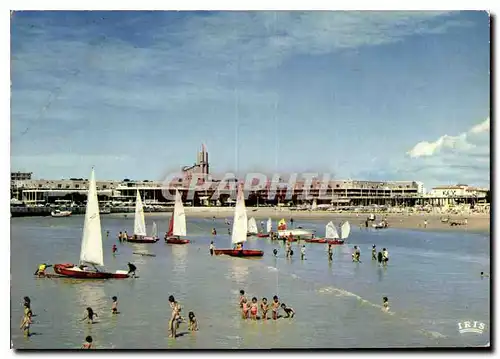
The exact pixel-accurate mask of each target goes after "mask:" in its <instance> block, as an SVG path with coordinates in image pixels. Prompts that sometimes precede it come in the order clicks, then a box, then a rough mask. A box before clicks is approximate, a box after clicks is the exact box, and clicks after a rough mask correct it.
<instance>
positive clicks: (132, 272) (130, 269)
mask: <svg viewBox="0 0 500 359" xmlns="http://www.w3.org/2000/svg"><path fill="white" fill-rule="evenodd" d="M127 265H128V273H127V274H128V275H130V276H131V277H132V278H135V271H136V270H137V267H136V266H135V265H133V264H132V263H130V262H128V263H127Z"/></svg>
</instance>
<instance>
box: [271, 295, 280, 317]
mask: <svg viewBox="0 0 500 359" xmlns="http://www.w3.org/2000/svg"><path fill="white" fill-rule="evenodd" d="M271 309H272V312H273V320H276V319H278V311H279V309H280V301H279V299H278V296H277V295H275V296H274V297H273V303H272V304H271Z"/></svg>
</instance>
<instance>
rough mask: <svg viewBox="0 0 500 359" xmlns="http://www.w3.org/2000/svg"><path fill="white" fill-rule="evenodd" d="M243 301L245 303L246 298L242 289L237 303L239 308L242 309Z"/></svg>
mask: <svg viewBox="0 0 500 359" xmlns="http://www.w3.org/2000/svg"><path fill="white" fill-rule="evenodd" d="M244 300H245V301H246V300H247V298H246V297H245V291H244V290H243V289H242V290H240V302H239V304H240V308H243V301H244Z"/></svg>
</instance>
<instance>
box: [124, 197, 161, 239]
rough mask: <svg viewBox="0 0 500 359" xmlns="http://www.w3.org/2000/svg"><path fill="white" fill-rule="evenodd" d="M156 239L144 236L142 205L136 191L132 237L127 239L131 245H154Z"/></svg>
mask: <svg viewBox="0 0 500 359" xmlns="http://www.w3.org/2000/svg"><path fill="white" fill-rule="evenodd" d="M158 239H159V238H158V237H148V236H147V235H146V220H145V219H144V206H143V205H142V199H141V195H140V194H139V190H137V197H136V199H135V217H134V235H132V236H129V237H128V238H127V242H131V243H156V242H158Z"/></svg>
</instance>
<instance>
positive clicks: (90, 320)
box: [82, 307, 98, 324]
mask: <svg viewBox="0 0 500 359" xmlns="http://www.w3.org/2000/svg"><path fill="white" fill-rule="evenodd" d="M86 310H87V313H86V314H85V317H84V318H83V319H82V322H83V321H84V320H85V319H88V323H89V324H93V323H94V316H96V317H98V315H97V313H94V311H93V310H92V308H90V307H87V309H86Z"/></svg>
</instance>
